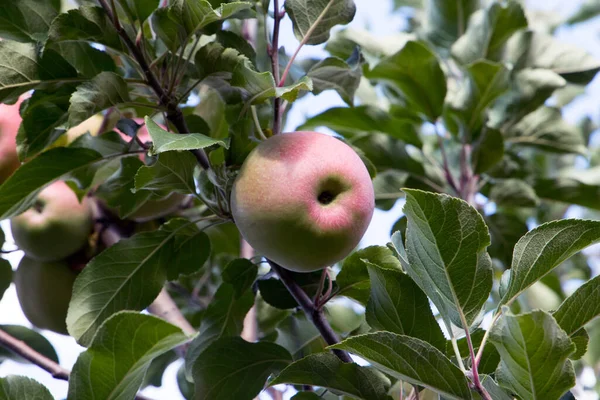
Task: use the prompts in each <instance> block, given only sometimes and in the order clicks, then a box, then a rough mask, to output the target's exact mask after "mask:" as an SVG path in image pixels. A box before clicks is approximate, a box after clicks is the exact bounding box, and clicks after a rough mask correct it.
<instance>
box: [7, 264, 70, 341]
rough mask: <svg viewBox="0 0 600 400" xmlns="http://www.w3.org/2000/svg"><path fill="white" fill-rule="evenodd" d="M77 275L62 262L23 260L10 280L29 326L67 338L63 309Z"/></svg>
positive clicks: (67, 304)
mask: <svg viewBox="0 0 600 400" xmlns="http://www.w3.org/2000/svg"><path fill="white" fill-rule="evenodd" d="M76 277H77V273H76V272H74V271H72V270H71V269H70V268H69V265H68V264H67V263H66V262H65V261H53V262H44V261H39V260H35V259H33V258H30V257H27V256H25V257H23V258H22V259H21V262H20V263H19V267H18V268H17V271H16V272H15V275H14V278H13V281H14V283H15V288H16V290H17V297H18V299H19V303H20V304H21V309H22V310H23V313H24V314H25V316H26V317H27V319H28V320H29V322H31V324H32V325H34V326H36V327H38V328H40V329H49V330H51V331H54V332H56V333H62V334H64V335H67V334H68V332H67V325H66V322H65V320H66V318H67V310H68V308H69V301H71V292H72V291H73V282H75V278H76Z"/></svg>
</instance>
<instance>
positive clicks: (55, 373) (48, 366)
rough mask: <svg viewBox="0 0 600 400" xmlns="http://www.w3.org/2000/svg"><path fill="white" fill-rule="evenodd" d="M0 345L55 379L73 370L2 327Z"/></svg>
mask: <svg viewBox="0 0 600 400" xmlns="http://www.w3.org/2000/svg"><path fill="white" fill-rule="evenodd" d="M0 346H2V347H4V348H6V349H8V350H10V351H12V352H13V353H15V354H17V355H19V356H21V357H23V358H24V359H26V360H27V361H29V362H31V363H32V364H35V365H37V366H38V367H40V368H42V369H43V370H44V371H46V372H48V373H49V374H50V375H52V377H53V378H55V379H59V380H62V381H68V380H69V376H70V374H71V371H69V370H68V369H66V368H63V367H61V366H60V365H59V364H58V363H56V362H54V361H53V360H51V359H49V358H48V357H46V356H44V355H43V354H41V353H38V352H37V351H35V350H34V349H32V348H31V347H29V345H28V344H27V343H25V342H23V341H22V340H19V339H17V338H15V337H13V336H12V335H10V334H8V333H7V332H5V331H4V330H2V329H0ZM135 398H136V400H149V399H148V398H147V397H145V396H142V395H137V396H135Z"/></svg>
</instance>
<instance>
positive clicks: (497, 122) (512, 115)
mask: <svg viewBox="0 0 600 400" xmlns="http://www.w3.org/2000/svg"><path fill="white" fill-rule="evenodd" d="M512 79H513V82H512V88H511V90H510V91H508V92H507V93H506V94H504V95H503V96H501V97H500V98H498V101H497V102H496V103H495V104H494V105H493V107H492V108H491V109H490V111H489V126H491V127H492V128H496V129H500V128H502V130H503V131H506V130H507V129H509V128H510V127H511V126H512V125H514V124H516V123H517V122H519V121H520V120H521V119H522V118H523V117H524V116H525V115H527V114H529V113H531V112H532V111H534V110H536V109H537V108H538V107H540V106H541V105H543V104H544V103H545V102H546V100H548V99H549V98H550V96H551V95H552V93H553V92H554V91H555V90H556V89H559V88H561V87H564V86H565V84H566V81H565V80H564V79H563V78H561V77H560V75H557V74H556V73H554V72H552V71H548V70H545V69H524V70H521V71H519V72H517V73H516V74H514V76H513V78H512Z"/></svg>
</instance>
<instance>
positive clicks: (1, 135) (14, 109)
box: [0, 99, 22, 184]
mask: <svg viewBox="0 0 600 400" xmlns="http://www.w3.org/2000/svg"><path fill="white" fill-rule="evenodd" d="M21 100H22V99H19V101H17V102H16V103H15V104H13V105H7V104H0V184H2V182H4V181H5V180H6V179H7V178H8V177H9V176H11V175H12V173H13V172H15V170H16V169H17V168H19V165H20V164H21V163H20V162H19V157H18V156H17V132H18V131H19V125H21V115H20V114H19V107H20V105H21Z"/></svg>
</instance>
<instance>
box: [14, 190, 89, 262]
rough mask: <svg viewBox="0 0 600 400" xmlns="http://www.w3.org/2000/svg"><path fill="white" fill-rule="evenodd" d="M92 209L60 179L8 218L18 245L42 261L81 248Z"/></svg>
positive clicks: (86, 235)
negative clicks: (21, 210)
mask: <svg viewBox="0 0 600 400" xmlns="http://www.w3.org/2000/svg"><path fill="white" fill-rule="evenodd" d="M93 222H94V221H93V218H92V209H91V205H90V203H89V201H88V200H87V199H86V198H84V199H83V201H82V202H81V203H80V202H79V200H78V199H77V196H76V195H75V193H73V191H72V190H71V189H70V188H69V187H68V186H67V184H66V183H64V182H62V181H56V182H54V183H52V184H51V185H50V186H48V187H46V188H45V189H44V190H42V191H41V192H40V193H39V194H38V196H37V198H36V200H35V203H34V204H33V206H32V207H31V208H30V209H29V210H27V211H25V212H24V213H22V214H20V215H18V216H16V217H14V218H13V219H11V221H10V224H11V230H12V234H13V238H14V240H15V243H16V244H17V246H18V247H19V248H20V249H21V250H23V251H24V252H25V254H27V255H28V256H29V257H31V258H35V259H38V260H41V261H56V260H61V259H63V258H65V257H68V256H69V255H71V254H73V253H75V252H76V251H78V250H79V249H81V248H82V247H83V246H84V245H85V244H86V243H87V241H88V237H89V235H90V233H91V231H92V227H93Z"/></svg>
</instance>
